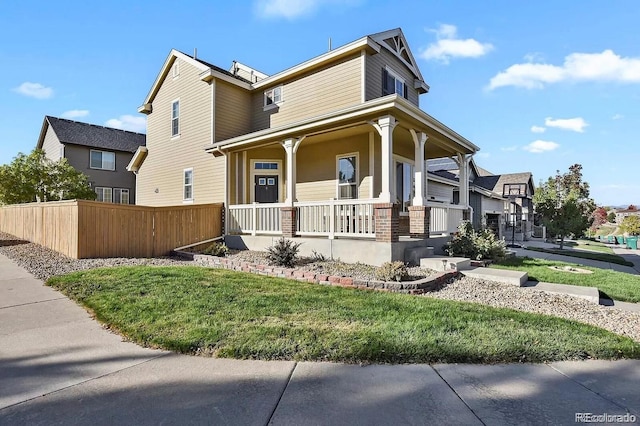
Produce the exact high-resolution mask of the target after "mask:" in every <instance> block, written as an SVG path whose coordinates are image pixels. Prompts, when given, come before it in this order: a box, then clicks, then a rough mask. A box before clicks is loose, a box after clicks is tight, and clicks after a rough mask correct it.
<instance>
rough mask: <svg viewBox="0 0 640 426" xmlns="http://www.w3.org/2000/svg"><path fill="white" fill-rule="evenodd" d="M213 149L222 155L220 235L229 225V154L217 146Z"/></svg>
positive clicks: (225, 231) (223, 233)
mask: <svg viewBox="0 0 640 426" xmlns="http://www.w3.org/2000/svg"><path fill="white" fill-rule="evenodd" d="M214 149H215V150H216V151H218V152H219V153H220V154H222V156H223V157H224V227H223V229H222V235H223V236H226V235H227V233H228V227H229V155H228V154H227V153H226V152H224V151H223V150H221V149H220V147H219V146H217V147H215V148H214Z"/></svg>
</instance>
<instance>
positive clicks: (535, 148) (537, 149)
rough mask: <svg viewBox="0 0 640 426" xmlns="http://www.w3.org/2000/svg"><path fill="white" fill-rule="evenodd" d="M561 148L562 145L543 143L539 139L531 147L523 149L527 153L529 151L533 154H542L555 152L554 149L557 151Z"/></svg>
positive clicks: (527, 146) (526, 146)
mask: <svg viewBox="0 0 640 426" xmlns="http://www.w3.org/2000/svg"><path fill="white" fill-rule="evenodd" d="M559 146H560V145H559V144H557V143H555V142H551V141H543V140H540V139H538V140H537V141H533V142H531V143H530V144H529V145H525V146H524V147H522V149H524V150H525V151H529V152H531V153H533V154H540V153H542V152H547V151H553V150H554V149H557V148H558V147H559Z"/></svg>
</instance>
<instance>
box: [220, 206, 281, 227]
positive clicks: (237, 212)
mask: <svg viewBox="0 0 640 426" xmlns="http://www.w3.org/2000/svg"><path fill="white" fill-rule="evenodd" d="M284 206H285V205H284V204H279V203H269V204H258V203H253V204H237V205H233V206H229V218H228V219H227V220H228V221H229V225H228V226H229V227H228V232H229V233H232V234H251V235H256V234H280V233H282V228H281V226H280V208H281V207H284Z"/></svg>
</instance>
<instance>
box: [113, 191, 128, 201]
mask: <svg viewBox="0 0 640 426" xmlns="http://www.w3.org/2000/svg"><path fill="white" fill-rule="evenodd" d="M113 202H114V203H119V204H129V190H128V189H124V188H115V189H114V190H113Z"/></svg>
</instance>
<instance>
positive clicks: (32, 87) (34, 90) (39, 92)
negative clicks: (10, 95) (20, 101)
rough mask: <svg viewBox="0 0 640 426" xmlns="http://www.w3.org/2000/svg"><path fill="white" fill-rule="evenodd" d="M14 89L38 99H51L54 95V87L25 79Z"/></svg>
mask: <svg viewBox="0 0 640 426" xmlns="http://www.w3.org/2000/svg"><path fill="white" fill-rule="evenodd" d="M13 91H14V92H17V93H20V94H21V95H25V96H29V97H31V98H36V99H49V98H50V97H52V96H53V89H52V88H51V87H46V86H44V85H42V84H40V83H31V82H29V81H25V82H24V83H22V84H21V85H20V86H18V87H15V88H14V89H13Z"/></svg>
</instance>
